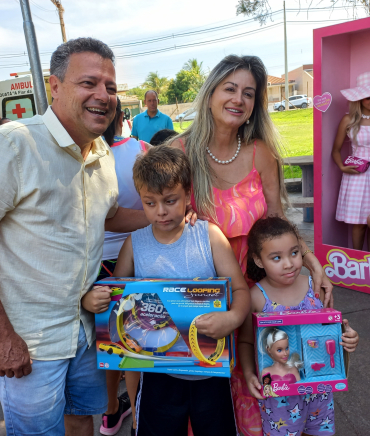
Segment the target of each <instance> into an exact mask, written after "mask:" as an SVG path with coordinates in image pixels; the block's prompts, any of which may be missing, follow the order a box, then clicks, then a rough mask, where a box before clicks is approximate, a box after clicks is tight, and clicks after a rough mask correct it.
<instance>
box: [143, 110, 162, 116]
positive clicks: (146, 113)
mask: <svg viewBox="0 0 370 436" xmlns="http://www.w3.org/2000/svg"><path fill="white" fill-rule="evenodd" d="M159 114H160V112H159V110H158V109H157V113H156V114H155V115H154V117H149V114H148V109H147V110H146V111H145V116H146V117H149V118H156V117H159Z"/></svg>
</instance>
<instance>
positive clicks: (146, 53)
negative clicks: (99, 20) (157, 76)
mask: <svg viewBox="0 0 370 436" xmlns="http://www.w3.org/2000/svg"><path fill="white" fill-rule="evenodd" d="M323 21H324V22H329V21H330V22H333V21H346V20H345V19H337V20H316V21H287V23H300V24H309V23H318V22H323ZM281 24H283V22H279V23H275V24H272V25H270V26H266V27H260V28H258V29H254V30H250V31H249V32H243V33H239V34H237V35H231V36H224V37H222V38H216V39H211V40H208V41H200V42H194V43H189V44H182V45H174V46H170V47H164V48H161V49H157V50H150V51H145V52H138V53H128V54H124V55H117V56H116V59H127V58H133V57H141V56H148V55H152V54H158V53H164V52H167V51H173V50H180V49H183V48H189V47H196V46H200V45H208V44H214V43H216V42H220V41H227V40H230V39H236V38H242V37H244V36H246V35H251V34H254V33H259V32H264V31H266V30H268V29H272V28H274V27H277V26H280V25H281Z"/></svg>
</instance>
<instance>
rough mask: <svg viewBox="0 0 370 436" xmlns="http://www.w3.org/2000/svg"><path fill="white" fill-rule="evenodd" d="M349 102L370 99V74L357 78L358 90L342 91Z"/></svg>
mask: <svg viewBox="0 0 370 436" xmlns="http://www.w3.org/2000/svg"><path fill="white" fill-rule="evenodd" d="M340 92H341V93H342V94H343V95H344V96H345V97H346V99H347V100H349V101H358V100H362V99H364V98H366V97H370V72H367V73H362V74H360V75H359V76H358V77H357V86H356V88H349V89H343V91H340Z"/></svg>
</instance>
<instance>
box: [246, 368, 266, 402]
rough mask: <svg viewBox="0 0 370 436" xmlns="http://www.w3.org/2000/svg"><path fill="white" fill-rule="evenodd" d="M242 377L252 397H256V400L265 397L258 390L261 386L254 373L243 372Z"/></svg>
mask: <svg viewBox="0 0 370 436" xmlns="http://www.w3.org/2000/svg"><path fill="white" fill-rule="evenodd" d="M244 377H245V381H246V382H247V386H248V389H249V392H250V394H251V395H252V397H254V398H257V400H264V399H265V398H264V397H263V396H262V395H261V394H260V392H259V391H260V389H261V388H262V386H261V383H260V382H259V381H258V378H257V376H256V375H255V374H250V375H249V374H244Z"/></svg>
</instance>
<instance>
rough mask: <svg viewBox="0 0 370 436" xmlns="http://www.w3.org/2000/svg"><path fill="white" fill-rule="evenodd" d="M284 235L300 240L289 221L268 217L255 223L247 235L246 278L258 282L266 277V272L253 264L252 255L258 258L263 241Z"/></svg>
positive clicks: (295, 228)
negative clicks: (290, 235)
mask: <svg viewBox="0 0 370 436" xmlns="http://www.w3.org/2000/svg"><path fill="white" fill-rule="evenodd" d="M286 233H292V234H293V235H294V236H296V237H297V239H298V241H299V240H300V236H299V232H298V229H297V227H296V226H295V225H294V224H292V223H290V222H289V221H287V220H285V219H282V218H280V217H278V216H269V217H267V218H261V219H259V220H258V221H256V222H255V223H254V224H253V226H252V228H251V229H250V231H249V234H248V258H247V274H248V277H249V278H250V279H251V280H253V281H255V282H259V281H260V280H262V279H263V278H264V277H266V272H265V270H264V269H263V268H259V267H258V266H257V265H256V263H255V262H254V259H253V255H254V256H256V257H260V254H261V251H262V245H263V243H264V242H265V241H267V240H270V239H275V238H278V237H279V236H282V235H284V234H286Z"/></svg>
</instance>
